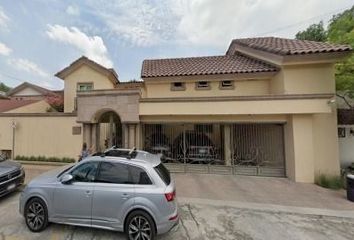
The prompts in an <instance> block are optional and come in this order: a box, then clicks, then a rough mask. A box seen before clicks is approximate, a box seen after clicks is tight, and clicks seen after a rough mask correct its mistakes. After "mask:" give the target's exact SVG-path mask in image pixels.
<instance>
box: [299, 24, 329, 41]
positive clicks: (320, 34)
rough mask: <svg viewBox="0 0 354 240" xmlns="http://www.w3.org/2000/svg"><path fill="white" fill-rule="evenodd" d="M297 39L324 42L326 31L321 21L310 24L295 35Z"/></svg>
mask: <svg viewBox="0 0 354 240" xmlns="http://www.w3.org/2000/svg"><path fill="white" fill-rule="evenodd" d="M295 38H296V39H299V40H311V41H317V42H324V41H326V40H327V31H326V30H325V28H324V27H323V22H322V21H321V22H319V23H317V24H312V25H310V26H309V27H308V28H307V29H306V30H304V31H300V32H298V33H297V34H296V36H295Z"/></svg>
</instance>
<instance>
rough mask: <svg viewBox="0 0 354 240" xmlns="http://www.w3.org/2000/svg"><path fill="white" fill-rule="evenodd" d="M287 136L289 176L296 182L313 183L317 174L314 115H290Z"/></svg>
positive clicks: (286, 154) (286, 129) (286, 149)
mask: <svg viewBox="0 0 354 240" xmlns="http://www.w3.org/2000/svg"><path fill="white" fill-rule="evenodd" d="M285 138H286V139H285V144H286V147H285V151H286V153H285V156H286V164H285V165H286V173H287V176H288V177H289V178H290V179H292V180H294V181H296V182H308V183H313V182H314V180H315V177H314V176H315V175H314V147H313V139H314V138H313V122H312V115H310V114H306V115H292V116H289V121H288V126H286V127H285Z"/></svg>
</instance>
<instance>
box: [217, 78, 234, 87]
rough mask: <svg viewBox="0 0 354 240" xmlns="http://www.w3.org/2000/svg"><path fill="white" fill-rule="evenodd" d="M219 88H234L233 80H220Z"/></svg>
mask: <svg viewBox="0 0 354 240" xmlns="http://www.w3.org/2000/svg"><path fill="white" fill-rule="evenodd" d="M220 89H234V81H232V80H224V81H221V82H220Z"/></svg>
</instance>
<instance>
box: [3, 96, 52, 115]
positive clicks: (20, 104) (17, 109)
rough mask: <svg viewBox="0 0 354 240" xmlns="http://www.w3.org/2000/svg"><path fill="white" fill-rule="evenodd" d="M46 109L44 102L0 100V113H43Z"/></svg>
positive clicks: (47, 106) (48, 106)
mask: <svg viewBox="0 0 354 240" xmlns="http://www.w3.org/2000/svg"><path fill="white" fill-rule="evenodd" d="M48 108H50V105H49V104H48V103H47V102H46V101H45V100H17V99H0V113H45V112H47V109H48Z"/></svg>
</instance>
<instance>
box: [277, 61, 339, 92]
mask: <svg viewBox="0 0 354 240" xmlns="http://www.w3.org/2000/svg"><path fill="white" fill-rule="evenodd" d="M278 78H283V83H281V82H280V80H277V79H276V78H275V79H274V80H273V81H272V89H273V90H274V91H275V92H274V93H281V92H280V91H281V89H282V84H283V88H284V92H283V94H310V93H311V94H314V93H335V81H334V67H333V64H316V65H295V66H284V67H283V68H282V70H281V73H280V75H279V77H278Z"/></svg>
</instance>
